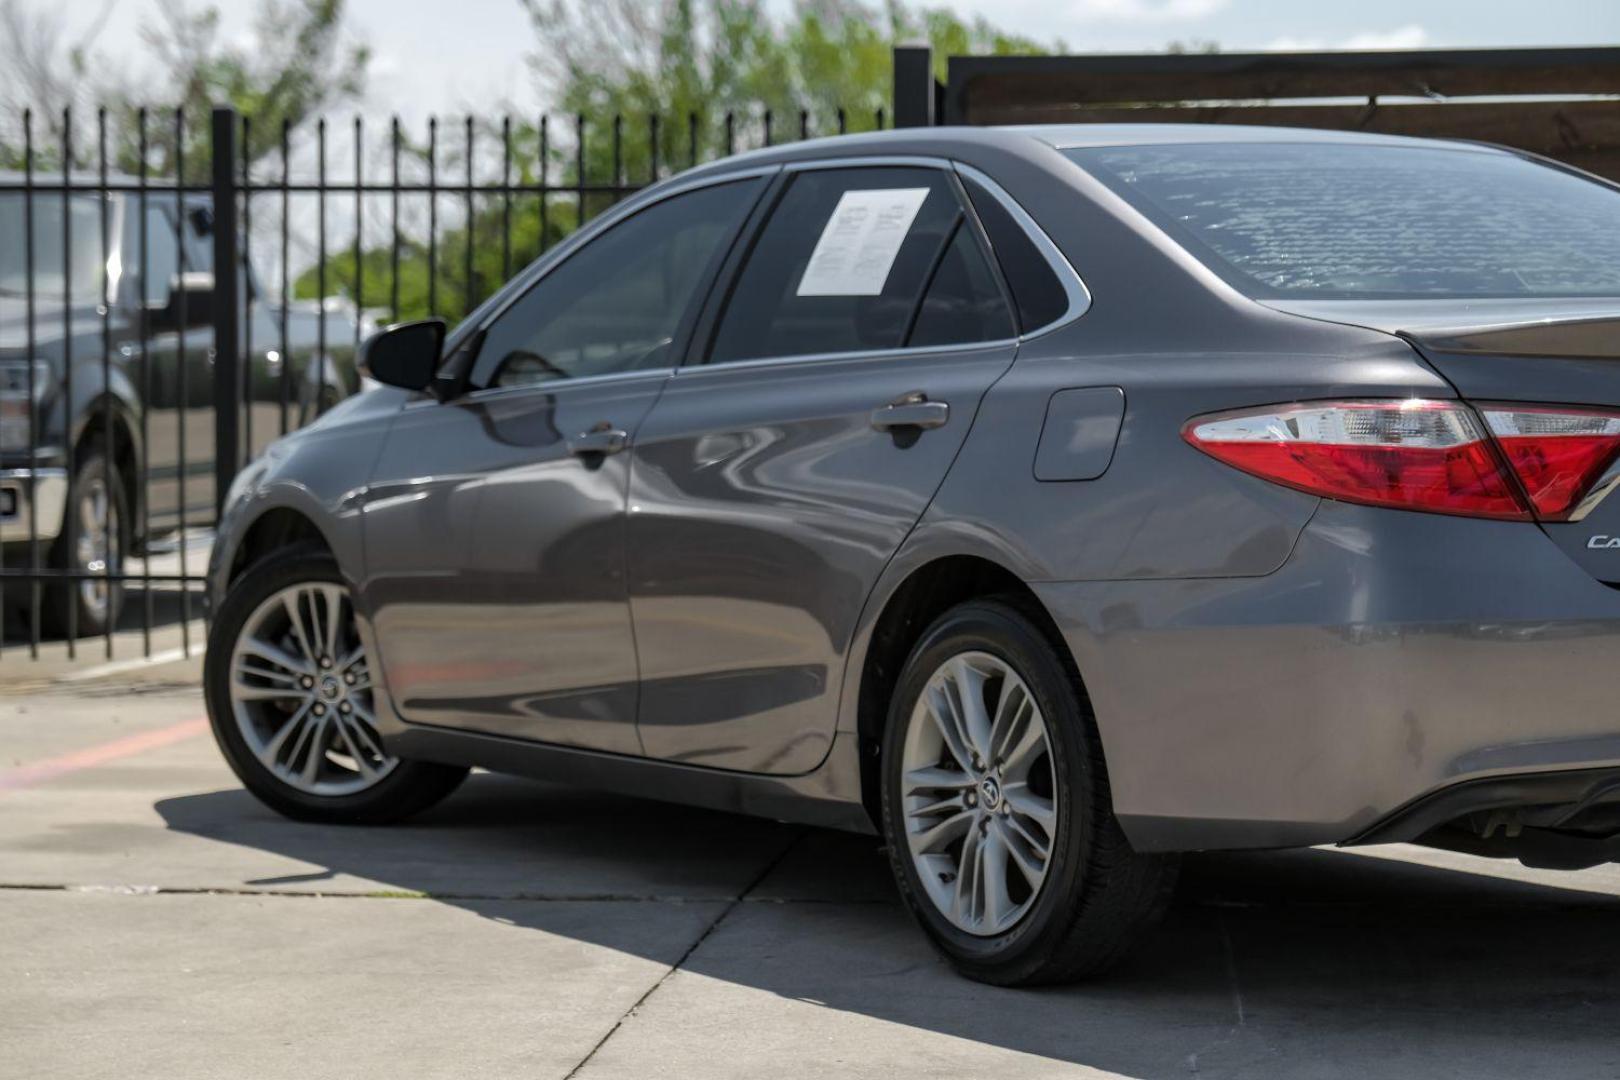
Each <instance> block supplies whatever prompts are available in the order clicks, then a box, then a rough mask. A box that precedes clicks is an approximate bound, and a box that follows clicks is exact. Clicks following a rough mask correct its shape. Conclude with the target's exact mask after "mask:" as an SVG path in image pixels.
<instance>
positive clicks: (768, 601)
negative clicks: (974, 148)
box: [629, 163, 1016, 774]
mask: <svg viewBox="0 0 1620 1080" xmlns="http://www.w3.org/2000/svg"><path fill="white" fill-rule="evenodd" d="M784 181H785V184H784V186H783V187H782V189H781V193H780V196H779V199H778V201H777V203H776V205H775V207H774V209H773V210H772V212H771V215H770V217H769V219H768V220H767V221H765V223H764V224H763V225H762V226H761V227H760V230H759V232H758V233H757V234H756V236H755V237H754V239H753V242H752V244H751V246H750V249H749V251H748V253H747V254H746V256H744V255H741V254H739V255H738V256H736V257H735V258H734V259H733V262H735V263H737V264H738V265H737V266H735V267H728V273H727V275H726V280H729V281H730V285H729V288H728V289H725V290H723V291H724V292H726V293H727V295H726V296H725V297H723V298H721V297H719V296H718V295H717V299H716V301H715V305H714V307H713V310H711V311H707V312H706V313H705V317H704V320H703V321H702V322H701V323H700V328H699V331H698V333H697V334H696V335H695V336H694V343H693V346H692V349H691V350H690V355H689V358H688V363H687V364H686V365H685V366H683V367H682V368H680V369H679V370H678V371H677V372H676V374H675V375H674V376H673V377H672V378H671V380H670V383H669V385H668V386H667V387H666V388H665V391H664V393H663V394H662V395H661V396H660V398H659V400H658V402H657V403H656V404H655V405H654V407H653V409H652V411H651V413H650V414H649V415H648V416H647V418H646V419H645V420H644V421H643V422H642V425H641V428H640V430H639V432H638V434H637V438H636V446H635V448H634V451H633V467H632V472H631V490H630V529H629V571H630V594H631V607H632V611H633V613H634V617H635V629H636V642H637V647H638V650H639V655H640V658H641V674H642V691H641V706H640V710H639V719H638V726H639V730H640V734H641V740H642V743H643V746H644V747H645V750H646V752H647V754H648V755H650V756H654V757H659V758H666V759H671V760H680V761H684V762H689V763H694V764H702V765H711V766H717V767H723V768H729V769H739V770H745V771H749V772H758V773H779V774H786V773H799V772H804V771H807V770H809V769H811V768H814V767H815V766H816V765H817V764H819V762H820V761H821V759H822V758H823V757H824V756H825V754H826V752H827V749H828V747H829V745H830V743H831V739H832V735H833V730H834V727H835V723H836V714H837V704H838V691H839V681H840V677H841V675H842V671H843V663H844V657H845V656H846V654H847V652H848V648H849V645H850V641H851V638H852V636H853V633H854V627H855V621H856V618H857V616H858V615H859V613H860V610H861V606H862V604H863V603H864V602H865V600H866V597H867V596H868V594H869V593H870V591H871V589H872V587H873V585H874V584H875V582H876V580H877V577H878V575H879V574H880V573H881V571H882V569H883V567H884V565H885V564H886V563H887V562H888V560H889V559H890V558H891V557H892V556H893V554H894V552H895V551H896V550H897V549H898V548H899V546H900V543H901V541H902V540H904V538H905V536H906V534H907V533H908V532H909V531H910V530H911V529H912V527H913V526H914V525H915V524H916V521H917V519H918V517H919V516H920V515H921V514H922V512H923V510H924V509H925V508H926V507H927V505H928V502H929V500H930V499H931V497H932V496H933V493H934V491H935V490H936V489H937V488H938V486H939V484H940V482H941V481H942V480H943V478H944V476H945V472H946V470H947V469H948V468H949V467H950V463H951V461H952V459H953V458H954V457H955V455H956V452H957V450H958V448H959V447H960V446H961V444H962V440H963V438H964V437H965V435H966V434H967V430H968V426H969V425H970V424H971V423H972V422H973V416H974V412H975V411H976V409H977V407H978V403H979V400H980V398H981V397H982V396H983V395H984V392H985V391H986V390H987V389H988V388H989V387H990V385H991V383H993V382H994V381H995V380H996V379H997V378H998V377H999V376H1000V375H1001V374H1002V373H1003V372H1005V371H1006V370H1007V367H1008V365H1009V364H1010V363H1011V362H1012V359H1013V356H1014V353H1015V350H1016V345H1015V329H1014V324H1013V321H1012V318H1011V315H1010V312H1009V306H1008V303H1007V301H1006V298H1005V293H1004V289H1003V286H1002V284H1001V282H1000V280H999V278H998V276H997V274H996V272H995V270H993V269H992V264H991V262H990V260H989V258H988V257H987V253H986V250H985V247H984V243H983V240H982V234H981V231H980V226H979V224H978V221H977V219H976V218H975V217H974V215H973V213H972V211H971V209H970V208H969V206H968V204H967V203H966V201H965V200H964V198H963V197H962V192H961V188H960V185H959V183H958V181H957V179H956V176H955V174H954V173H953V172H951V171H950V169H949V168H948V167H943V166H935V165H931V164H925V163H919V164H917V165H915V166H883V167H831V168H829V167H803V168H801V169H799V170H798V171H793V172H790V174H789V175H788V176H786V177H785V178H784ZM721 291H722V290H717V294H718V293H719V292H721Z"/></svg>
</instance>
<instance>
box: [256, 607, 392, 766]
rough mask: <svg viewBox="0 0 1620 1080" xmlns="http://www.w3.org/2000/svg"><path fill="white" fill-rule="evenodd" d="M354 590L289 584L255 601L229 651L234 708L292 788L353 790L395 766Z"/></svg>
mask: <svg viewBox="0 0 1620 1080" xmlns="http://www.w3.org/2000/svg"><path fill="white" fill-rule="evenodd" d="M371 686H372V683H371V669H370V666H369V664H368V663H367V658H366V652H365V647H364V645H363V644H362V643H361V641H360V638H359V634H358V632H357V631H356V629H355V624H354V610H353V605H352V601H351V600H350V598H349V593H348V590H347V589H345V588H343V587H342V586H341V585H336V584H332V583H330V582H324V581H323V582H308V583H303V584H297V585H290V586H288V587H286V588H284V589H281V590H280V591H279V592H276V593H274V594H272V595H271V596H269V597H268V598H266V599H265V600H264V602H263V603H261V604H259V606H258V607H257V608H255V609H254V611H253V614H252V615H250V616H249V617H248V619H247V621H246V622H245V623H243V625H242V630H241V632H240V633H239V634H238V635H237V638H236V646H235V648H234V649H233V651H232V654H231V667H230V695H231V712H232V714H233V716H234V718H235V720H236V724H237V727H238V728H239V730H240V731H241V733H242V738H243V739H244V740H245V741H246V742H247V745H248V749H249V750H251V751H252V752H253V754H254V755H255V756H256V757H257V758H258V759H259V761H260V763H261V764H263V765H264V767H265V768H266V769H268V770H269V771H270V772H271V773H272V774H274V775H275V777H276V778H277V779H278V780H280V781H281V782H282V783H284V784H286V785H287V786H288V787H291V788H294V789H296V790H298V791H301V792H305V793H307V794H311V795H326V796H336V795H352V794H354V793H356V792H359V791H364V790H365V789H367V788H369V787H371V786H372V785H373V784H376V783H378V782H379V781H381V780H382V779H383V778H384V777H385V776H387V775H388V774H389V773H390V772H392V771H393V770H394V768H395V766H397V765H398V764H399V760H398V759H397V758H394V757H391V756H389V755H388V754H387V753H385V752H384V751H383V749H382V738H381V736H380V735H378V733H377V721H376V716H375V714H374V707H375V706H374V703H373V697H372V690H371Z"/></svg>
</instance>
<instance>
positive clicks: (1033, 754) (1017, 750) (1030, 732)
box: [1001, 709, 1046, 780]
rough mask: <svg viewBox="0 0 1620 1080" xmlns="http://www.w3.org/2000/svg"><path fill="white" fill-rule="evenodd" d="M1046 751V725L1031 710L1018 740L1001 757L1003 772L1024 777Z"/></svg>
mask: <svg viewBox="0 0 1620 1080" xmlns="http://www.w3.org/2000/svg"><path fill="white" fill-rule="evenodd" d="M1045 752H1046V726H1045V725H1044V724H1043V723H1042V722H1041V721H1040V719H1039V718H1038V717H1036V716H1035V715H1034V712H1033V709H1032V710H1031V717H1030V720H1029V722H1027V723H1026V724H1025V725H1024V728H1023V731H1022V732H1021V733H1020V734H1019V736H1018V741H1017V742H1015V743H1013V745H1012V746H1011V747H1010V748H1009V749H1008V750H1007V751H1006V753H1004V754H1003V755H1002V757H1001V762H1002V765H1001V771H1002V774H1003V775H1005V776H1009V777H1016V778H1018V779H1020V780H1021V779H1024V778H1025V777H1027V776H1028V775H1029V770H1030V767H1031V766H1032V765H1034V764H1035V762H1037V761H1038V760H1040V757H1041V755H1042V754H1044V753H1045Z"/></svg>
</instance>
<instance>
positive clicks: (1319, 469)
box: [1182, 398, 1531, 521]
mask: <svg viewBox="0 0 1620 1080" xmlns="http://www.w3.org/2000/svg"><path fill="white" fill-rule="evenodd" d="M1182 436H1183V437H1184V438H1185V439H1186V440H1187V441H1188V442H1189V443H1191V444H1192V445H1193V446H1195V447H1197V448H1198V449H1199V450H1202V451H1203V452H1204V453H1206V454H1208V455H1210V456H1211V457H1213V458H1215V459H1216V460H1218V461H1224V462H1225V463H1226V464H1228V465H1231V466H1233V467H1235V468H1238V469H1242V470H1243V471H1244V472H1248V473H1253V474H1254V475H1256V476H1259V477H1262V478H1263V479H1266V480H1271V481H1273V482H1275V483H1279V484H1285V485H1287V486H1288V487H1292V488H1298V489H1299V490H1301V491H1308V492H1310V493H1311V494H1313V495H1322V496H1325V497H1327V498H1330V499H1340V500H1343V501H1345V502H1356V503H1366V504H1368V505H1371V506H1389V507H1396V508H1399V509H1403V510H1425V511H1429V512H1431V513H1440V514H1464V515H1469V516H1473V517H1489V518H1501V519H1505V520H1510V521H1527V520H1529V519H1530V516H1531V515H1530V509H1529V507H1528V506H1527V505H1526V504H1525V501H1524V497H1523V496H1522V495H1521V494H1520V492H1519V490H1518V488H1517V486H1516V485H1515V484H1514V483H1513V481H1512V480H1511V479H1509V478H1508V476H1507V475H1506V473H1505V472H1504V470H1503V467H1502V461H1501V458H1500V456H1499V455H1498V452H1497V451H1496V449H1495V448H1494V447H1493V446H1492V445H1491V443H1490V440H1489V438H1488V437H1487V436H1486V434H1485V432H1484V431H1483V430H1481V428H1480V424H1479V421H1478V420H1477V419H1476V418H1475V416H1474V413H1473V411H1472V410H1471V409H1469V408H1468V407H1467V406H1466V405H1463V404H1461V403H1459V402H1454V401H1429V400H1424V399H1416V398H1414V399H1407V400H1403V401H1329V402H1308V403H1301V404H1296V405H1282V406H1274V407H1271V408H1264V409H1253V410H1246V411H1243V412H1234V413H1222V414H1219V415H1215V416H1205V417H1198V418H1196V419H1194V420H1192V421H1189V422H1188V424H1187V426H1186V427H1185V428H1183V429H1182Z"/></svg>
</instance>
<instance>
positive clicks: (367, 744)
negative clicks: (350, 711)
mask: <svg viewBox="0 0 1620 1080" xmlns="http://www.w3.org/2000/svg"><path fill="white" fill-rule="evenodd" d="M348 727H349V731H350V733H351V734H352V735H353V736H354V737H355V738H356V739H357V740H359V742H360V743H361V744H362V745H361V749H363V750H367V751H369V752H370V753H371V755H372V757H374V758H376V759H377V760H378V761H387V760H388V755H387V754H385V753H383V749H382V746H381V745H379V743H378V737H377V733H376V730H375V729H374V728H373V727H372V726H371V714H370V713H368V712H365V711H364V710H362V709H359V708H356V709H355V710H354V715H352V716H351V717H349V721H348Z"/></svg>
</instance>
